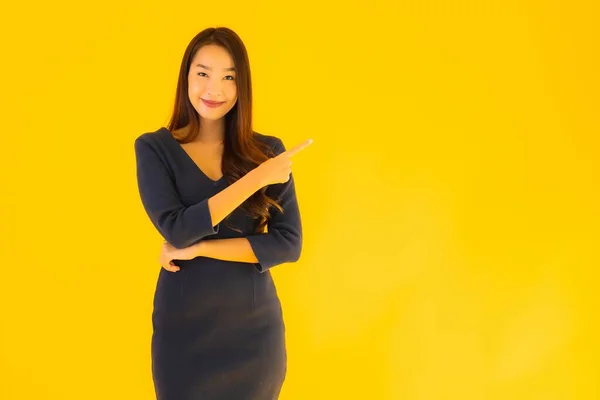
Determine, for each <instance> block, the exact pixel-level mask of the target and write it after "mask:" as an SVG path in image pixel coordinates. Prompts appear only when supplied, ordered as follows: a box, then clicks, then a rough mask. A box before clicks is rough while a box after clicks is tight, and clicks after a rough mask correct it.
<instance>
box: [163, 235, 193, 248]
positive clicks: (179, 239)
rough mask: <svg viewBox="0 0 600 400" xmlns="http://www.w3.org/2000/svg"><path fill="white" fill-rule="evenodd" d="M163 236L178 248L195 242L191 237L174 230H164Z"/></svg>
mask: <svg viewBox="0 0 600 400" xmlns="http://www.w3.org/2000/svg"><path fill="white" fill-rule="evenodd" d="M163 237H164V238H165V240H166V241H167V242H169V244H171V245H172V246H173V247H175V248H176V249H185V248H186V247H189V246H191V245H192V244H193V243H192V241H191V240H189V238H186V237H184V236H183V235H179V234H177V233H174V232H168V231H163Z"/></svg>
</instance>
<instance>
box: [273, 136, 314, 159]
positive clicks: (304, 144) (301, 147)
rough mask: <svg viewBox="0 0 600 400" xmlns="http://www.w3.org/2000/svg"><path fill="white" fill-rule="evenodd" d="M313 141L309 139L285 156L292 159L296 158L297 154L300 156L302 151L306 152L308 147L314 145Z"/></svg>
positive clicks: (287, 152) (286, 152) (288, 151)
mask: <svg viewBox="0 0 600 400" xmlns="http://www.w3.org/2000/svg"><path fill="white" fill-rule="evenodd" d="M312 142H313V140H312V139H308V140H306V141H304V142H302V143H300V144H299V145H297V146H295V147H293V148H291V149H289V150H287V151H284V152H283V153H281V154H283V155H285V156H287V157H292V156H295V155H296V154H298V153H299V152H300V151H302V150H304V149H305V148H307V147H308V146H310V145H311V144H312Z"/></svg>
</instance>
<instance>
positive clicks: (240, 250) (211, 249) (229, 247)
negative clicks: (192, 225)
mask: <svg viewBox="0 0 600 400" xmlns="http://www.w3.org/2000/svg"><path fill="white" fill-rule="evenodd" d="M194 246H196V249H197V255H198V256H200V257H208V258H215V259H218V260H224V261H236V262H244V263H257V262H258V259H257V258H256V255H255V254H254V251H253V250H252V247H250V242H249V241H248V239H246V238H243V237H242V238H232V239H213V240H203V241H201V242H198V243H196V244H195V245H194Z"/></svg>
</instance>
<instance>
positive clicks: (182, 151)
mask: <svg viewBox="0 0 600 400" xmlns="http://www.w3.org/2000/svg"><path fill="white" fill-rule="evenodd" d="M161 130H163V131H164V132H165V135H166V136H168V137H169V138H170V141H171V143H173V145H174V147H176V148H177V149H178V151H180V152H181V153H182V155H183V157H184V158H186V159H187V160H188V161H189V162H190V163H191V164H192V165H193V166H194V167H195V168H196V170H197V171H198V172H200V174H201V175H202V176H204V178H205V179H207V180H209V181H210V182H211V183H213V184H217V183H219V182H221V181H222V180H223V179H224V178H225V175H224V174H223V175H221V177H220V178H219V179H217V180H214V179H212V178H211V177H209V176H208V175H207V174H206V173H205V172H204V171H202V168H200V167H199V166H198V164H196V162H195V161H194V160H193V159H192V157H190V155H189V154H188V152H187V151H185V149H184V148H183V146H182V145H181V143H179V142H178V141H177V139H175V137H174V136H173V134H172V133H171V132H170V131H169V130H168V129H167V128H165V127H164V126H163V127H161Z"/></svg>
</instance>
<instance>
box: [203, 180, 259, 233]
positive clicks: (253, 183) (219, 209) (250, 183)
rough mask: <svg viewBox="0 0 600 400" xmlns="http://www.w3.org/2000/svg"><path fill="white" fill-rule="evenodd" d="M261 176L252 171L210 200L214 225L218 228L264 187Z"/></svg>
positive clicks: (209, 207)
mask: <svg viewBox="0 0 600 400" xmlns="http://www.w3.org/2000/svg"><path fill="white" fill-rule="evenodd" d="M260 179H261V178H260V176H259V175H258V174H256V173H255V172H254V170H252V171H250V172H249V173H247V174H246V175H244V176H243V177H241V178H240V179H238V180H237V181H236V182H234V183H233V184H232V185H230V186H228V187H227V188H225V189H223V190H222V191H220V192H219V193H217V194H216V195H214V196H212V197H211V198H209V199H208V209H209V211H210V217H211V219H212V225H213V226H216V225H217V224H219V223H220V222H221V221H223V220H224V219H225V217H227V216H228V215H229V214H231V213H232V212H233V210H235V209H236V208H238V207H239V206H240V204H242V203H243V202H244V201H246V200H247V199H248V198H249V197H250V196H252V195H253V194H254V193H255V192H256V191H257V190H259V189H260V188H262V187H263V186H264V184H263V182H261V180H260Z"/></svg>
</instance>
